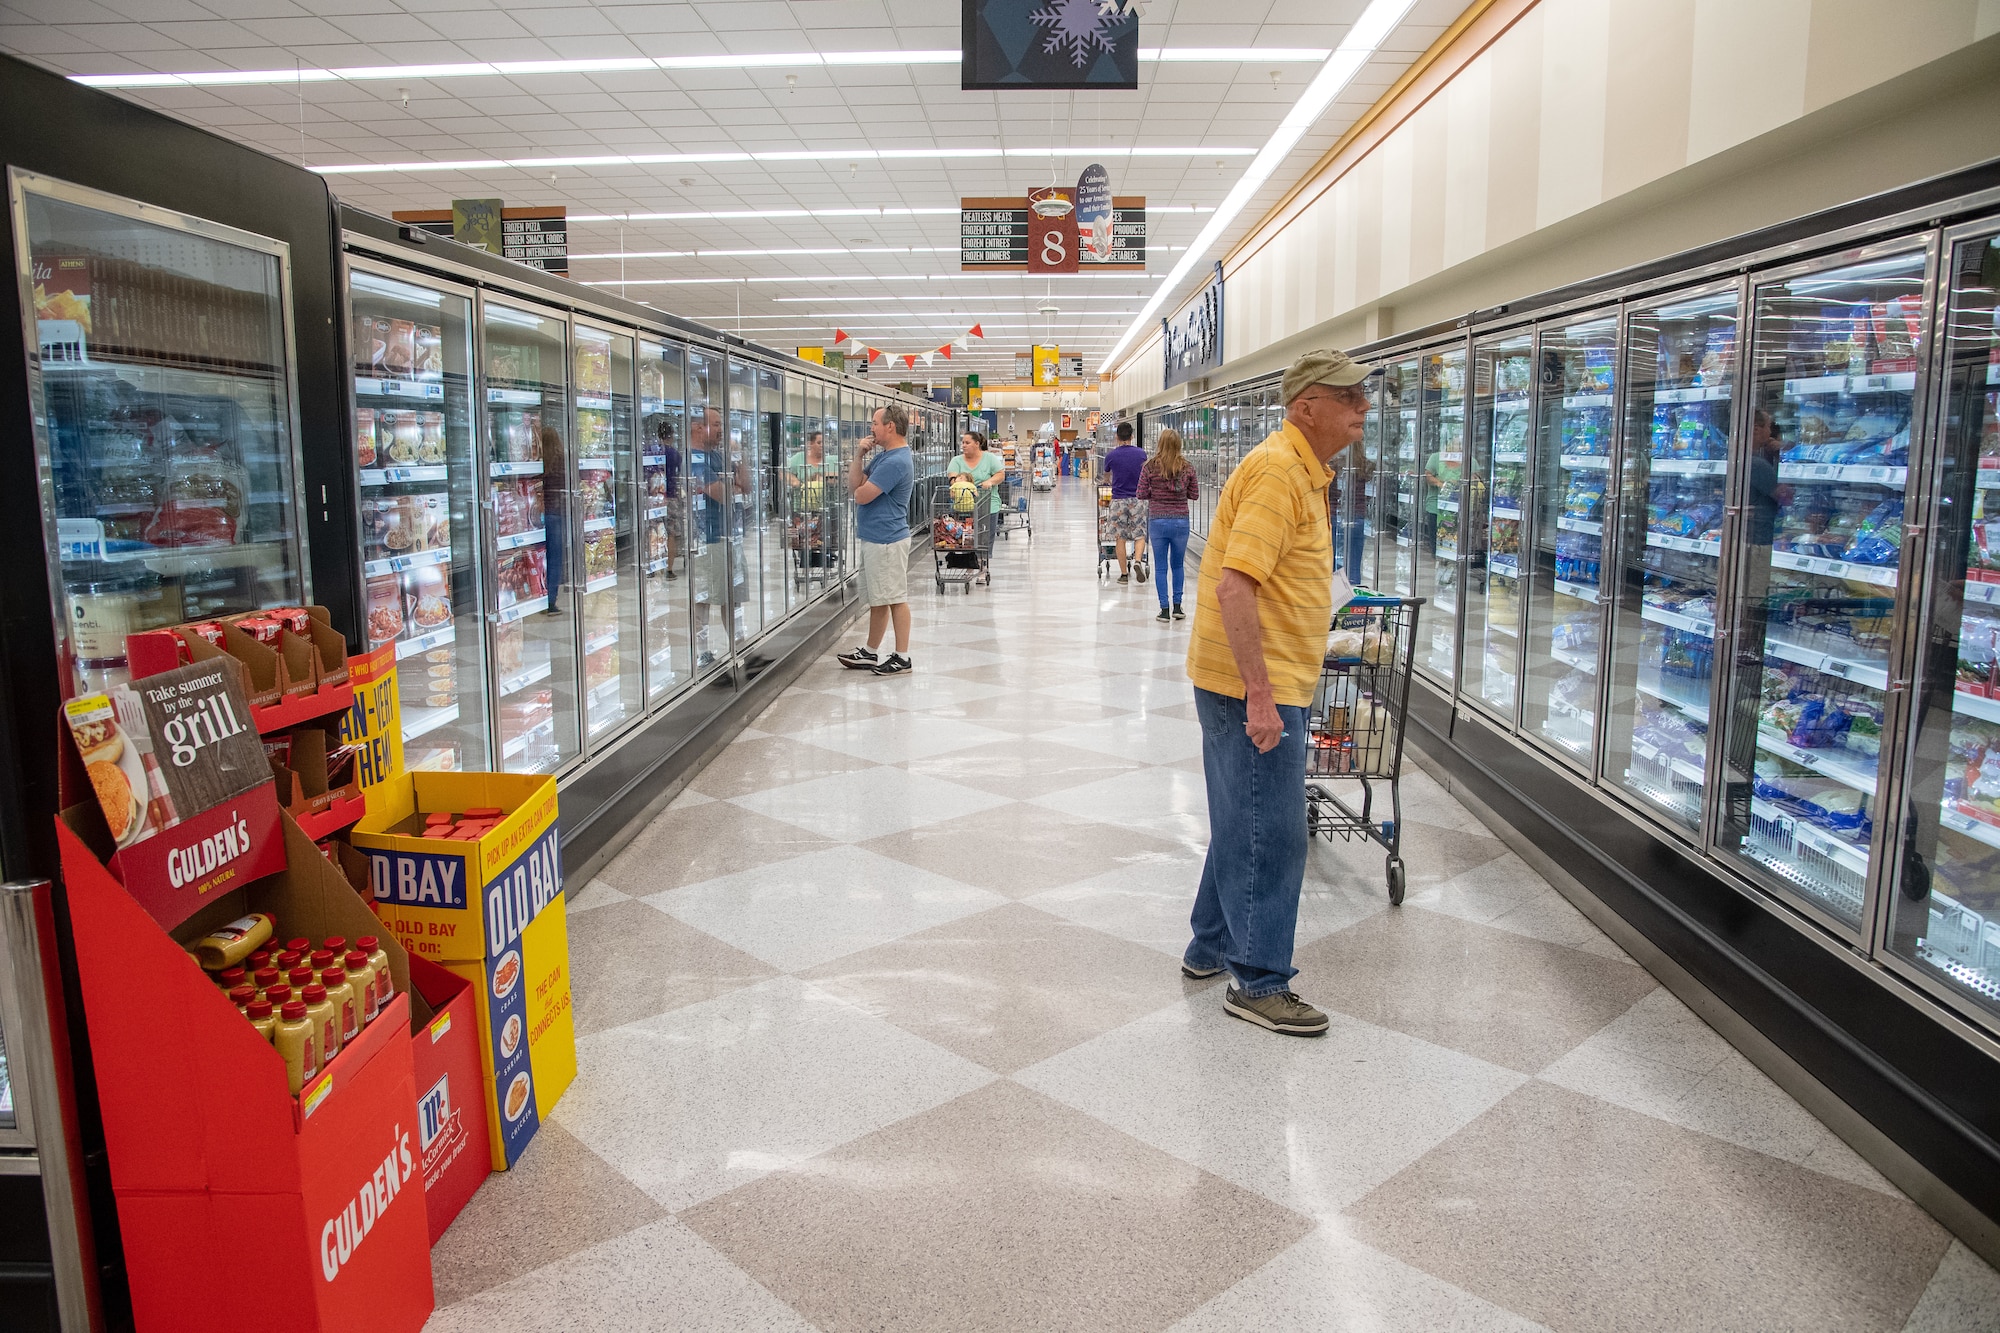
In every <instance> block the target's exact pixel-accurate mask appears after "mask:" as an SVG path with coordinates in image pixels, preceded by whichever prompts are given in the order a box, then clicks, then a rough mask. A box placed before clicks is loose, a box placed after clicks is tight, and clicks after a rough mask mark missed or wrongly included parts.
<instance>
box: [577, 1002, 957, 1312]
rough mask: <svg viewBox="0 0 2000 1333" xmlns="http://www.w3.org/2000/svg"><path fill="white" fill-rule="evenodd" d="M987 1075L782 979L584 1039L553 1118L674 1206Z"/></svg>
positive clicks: (924, 1106)
mask: <svg viewBox="0 0 2000 1333" xmlns="http://www.w3.org/2000/svg"><path fill="white" fill-rule="evenodd" d="M992 1078H993V1075H992V1074H991V1073H989V1072H988V1071H987V1070H985V1069H982V1068H980V1067H979V1066H978V1065H975V1064H973V1063H972V1062H971V1061H969V1060H964V1059H961V1058H960V1057H958V1056H956V1055H953V1054H952V1053H951V1052H949V1051H946V1050H943V1049H941V1048H940V1047H937V1046H933V1045H931V1043H929V1042H927V1041H924V1040H923V1039H922V1038H920V1037H915V1036H912V1035H910V1034H909V1033H907V1032H905V1031H903V1030H902V1029H901V1028H898V1027H895V1026H892V1025H891V1024H888V1023H885V1022H883V1021H881V1020H880V1019H877V1018H872V1017H870V1016H869V1015H868V1014H866V1013H864V1012H863V1011H862V1010H860V1009H858V1008H856V1007H855V1006H853V1005H850V1004H847V1003H845V1002H843V1001H841V1000H837V999H835V998H834V997H832V996H830V995H828V994H826V993H825V992H824V991H821V990H818V989H817V988H815V987H813V986H809V985H807V984H806V983H804V982H801V981H798V980H796V979H794V978H791V977H777V978H774V979H772V980H770V981H767V982H763V983H761V984H759V985H756V986H752V987H749V988H747V989H744V990H740V991H734V992H732V993H730V994H728V995H725V996H722V997H721V998H719V999H715V1000H710V1001H707V1002H705V1003H702V1004H696V1005H689V1006H688V1007H686V1008H684V1009H676V1010H674V1011H673V1012H671V1013H667V1014H662V1015H660V1016H659V1017H657V1018H651V1019H647V1020H645V1021H643V1022H639V1023H632V1024H628V1025H627V1026H625V1027H619V1028H612V1029H610V1030H608V1031H605V1032H599V1033H595V1034H593V1035H591V1036H588V1037H584V1038H582V1039H580V1040H579V1041H578V1042H577V1078H576V1082H575V1083H573V1084H571V1086H570V1089H569V1092H568V1093H567V1094H566V1095H565V1096H564V1097H563V1100H562V1101H561V1102H560V1103H559V1104H558V1105H557V1107H556V1111H555V1118H556V1119H557V1120H558V1121H559V1122H560V1123H561V1124H562V1126H563V1128H565V1129H567V1130H568V1131H569V1132H570V1133H572V1134H574V1135H575V1136H576V1137H577V1138H578V1139H580V1140H582V1141H583V1143H584V1144H585V1145H586V1146H588V1147H589V1148H590V1149H591V1151H593V1152H595V1153H596V1154H597V1155H598V1156H599V1157H601V1158H603V1159H604V1160H605V1161H606V1162H608V1163H609V1164H610V1165H611V1166H612V1167H613V1168H615V1169H616V1170H618V1171H619V1172H621V1173H622V1174H624V1175H625V1177H626V1178H627V1179H629V1180H631V1181H632V1183H633V1184H635V1185H637V1186H638V1187H639V1188H640V1189H642V1190H644V1191H645V1192H646V1193H647V1194H649V1195H651V1196H652V1197H653V1198H654V1199H655V1200H657V1201H658V1202H659V1203H660V1205H661V1206H662V1207H665V1208H668V1209H676V1210H677V1209H682V1208H687V1207H690V1206H692V1205H694V1204H697V1203H700V1202H701V1201H702V1200H704V1199H709V1198H713V1197H714V1196H716V1195H717V1194H720V1193H722V1192H723V1191H725V1190H728V1189H733V1188H734V1187H736V1186H738V1185H741V1184H744V1183H745V1182H747V1181H751V1180H755V1179H757V1178H759V1177H760V1176H763V1175H765V1174H767V1173H769V1172H770V1171H773V1170H775V1169H777V1168H779V1167H782V1166H789V1165H791V1164H793V1163H796V1162H801V1161H804V1160H805V1159H807V1158H809V1157H812V1156H814V1155H816V1154H818V1153H822V1152H825V1151H826V1150H827V1149H829V1148H833V1147H837V1146H838V1145H840V1144H842V1143H846V1142H847V1141H849V1140H850V1139H854V1138H858V1137H859V1136H861V1135H862V1134H866V1133H869V1132H870V1131H872V1130H876V1129H879V1128H881V1127H882V1126H883V1125H886V1124H889V1123H891V1122H892V1121H896V1120H901V1119H902V1118H903V1117H905V1116H909V1115H914V1114H916V1113H917V1112H919V1111H923V1110H928V1109H929V1108H931V1107H933V1106H936V1105H938V1104H939V1103H941V1102H945V1101H949V1100H950V1099H951V1098H953V1097H957V1096H960V1095H962V1094H964V1093H967V1092H970V1091H971V1090H972V1089H974V1088H977V1087H980V1086H981V1085H983V1084H985V1083H988V1082H990V1081H991V1080H992ZM668 1285H669V1286H670V1285H671V1284H668ZM557 1326H560V1325H551V1327H557Z"/></svg>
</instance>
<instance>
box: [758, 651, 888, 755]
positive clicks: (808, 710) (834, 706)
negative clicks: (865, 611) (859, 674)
mask: <svg viewBox="0 0 2000 1333" xmlns="http://www.w3.org/2000/svg"><path fill="white" fill-rule="evenodd" d="M843 651H845V650H843ZM833 683H834V684H838V683H839V682H838V681H835V682H833ZM888 711H889V710H888V708H887V707H885V706H884V705H882V704H878V703H873V702H871V701H869V700H867V699H856V698H847V697H845V696H842V695H838V694H833V693H827V692H822V691H819V690H800V691H799V692H798V693H796V694H794V693H792V692H791V691H789V690H787V691H786V692H785V693H784V694H782V695H780V696H779V697H778V701H777V702H776V703H774V704H772V705H771V706H770V707H769V708H767V709H765V710H764V711H763V713H762V714H761V715H759V717H758V718H757V721H756V724H755V725H756V727H757V729H758V730H759V731H768V732H770V733H771V734H772V735H774V736H789V735H791V734H792V733H793V732H798V731H804V730H806V729H807V728H809V727H821V726H825V725H826V724H827V723H828V722H830V721H832V720H833V719H835V718H849V719H852V720H854V721H856V722H859V721H861V720H862V719H863V718H870V717H880V716H881V715H882V714H884V713H886V712H888Z"/></svg>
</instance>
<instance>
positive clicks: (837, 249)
mask: <svg viewBox="0 0 2000 1333" xmlns="http://www.w3.org/2000/svg"><path fill="white" fill-rule="evenodd" d="M957 253H958V247H957V246H955V245H867V246H846V245H825V246H786V247H782V248H780V249H775V250H609V251H605V252H604V253H601V254H589V255H571V256H570V258H571V259H742V258H748V257H752V256H760V257H761V256H764V255H952V254H957Z"/></svg>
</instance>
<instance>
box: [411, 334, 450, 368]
mask: <svg viewBox="0 0 2000 1333" xmlns="http://www.w3.org/2000/svg"><path fill="white" fill-rule="evenodd" d="M410 371H411V373H412V374H414V375H415V376H416V377H417V378H418V379H420V380H437V379H443V378H444V330H443V329H441V328H439V327H438V326H437V325H435V324H419V325H417V331H416V354H415V357H414V359H413V360H412V362H411V365H410Z"/></svg>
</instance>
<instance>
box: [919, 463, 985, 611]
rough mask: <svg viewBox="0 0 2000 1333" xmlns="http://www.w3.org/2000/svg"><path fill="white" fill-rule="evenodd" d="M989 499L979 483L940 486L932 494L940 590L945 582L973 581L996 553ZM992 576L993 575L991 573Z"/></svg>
mask: <svg viewBox="0 0 2000 1333" xmlns="http://www.w3.org/2000/svg"><path fill="white" fill-rule="evenodd" d="M988 503H990V501H989V500H988V499H987V497H986V496H985V495H983V494H981V493H980V492H979V490H978V488H977V487H975V486H972V485H969V484H968V485H964V486H941V487H939V488H938V489H937V490H936V491H935V492H933V493H932V496H931V521H930V536H931V558H932V562H933V565H934V568H935V572H936V575H937V590H938V591H939V592H943V591H944V590H945V585H946V584H952V583H956V584H962V585H964V588H965V592H966V595H967V596H968V597H969V596H971V595H972V585H973V583H974V582H975V581H977V580H978V579H979V577H980V575H981V574H983V573H985V571H986V568H987V561H988V560H989V559H990V558H991V557H992V555H993V527H994V524H993V520H992V516H991V515H989V514H986V513H983V512H981V511H983V510H984V509H985V508H986V506H987V504H988ZM988 578H989V580H990V578H991V576H990V575H988Z"/></svg>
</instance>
